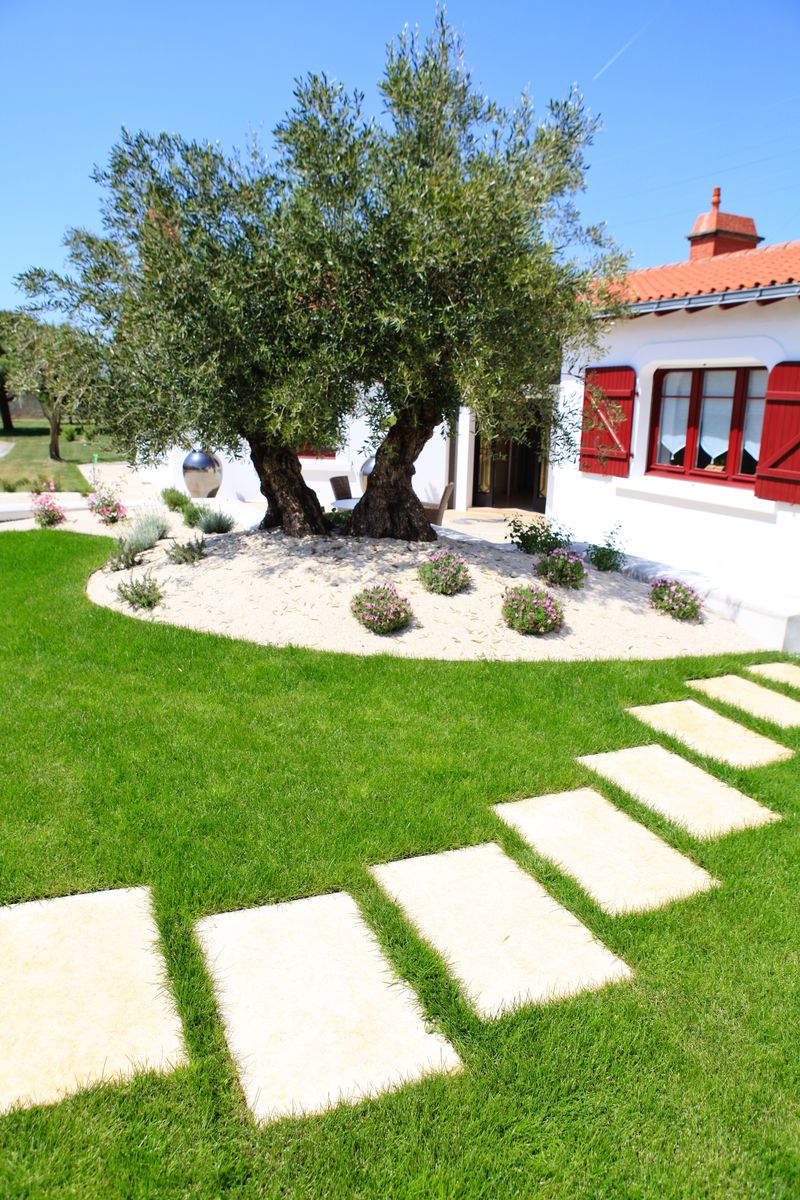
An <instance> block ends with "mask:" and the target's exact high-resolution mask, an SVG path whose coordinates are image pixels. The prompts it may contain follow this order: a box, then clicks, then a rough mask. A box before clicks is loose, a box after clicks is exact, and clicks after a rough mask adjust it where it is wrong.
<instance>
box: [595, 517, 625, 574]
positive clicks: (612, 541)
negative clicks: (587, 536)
mask: <svg viewBox="0 0 800 1200" xmlns="http://www.w3.org/2000/svg"><path fill="white" fill-rule="evenodd" d="M586 557H587V558H588V560H589V562H590V563H591V564H592V566H593V567H596V568H597V570H598V571H621V570H622V568H623V567H624V566H625V554H624V552H623V549H622V544H621V542H620V538H619V525H615V526H614V528H613V529H612V530H611V532H610V533H609V534H607V535H606V538H605V540H604V541H602V542H601V543H600V544H599V545H595V544H594V543H593V544H592V545H591V546H589V548H588V549H587V551H586Z"/></svg>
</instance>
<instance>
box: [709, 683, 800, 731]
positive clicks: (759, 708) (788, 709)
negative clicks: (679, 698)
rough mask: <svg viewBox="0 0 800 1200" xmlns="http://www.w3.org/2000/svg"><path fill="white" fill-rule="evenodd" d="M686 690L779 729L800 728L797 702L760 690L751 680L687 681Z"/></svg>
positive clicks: (798, 701) (767, 689)
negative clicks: (695, 690) (708, 697)
mask: <svg viewBox="0 0 800 1200" xmlns="http://www.w3.org/2000/svg"><path fill="white" fill-rule="evenodd" d="M686 685H687V687H690V688H696V689H697V691H698V692H703V693H704V694H705V695H706V696H710V697H711V699H712V700H720V701H722V703H723V704H730V705H732V706H733V707H734V708H741V709H742V711H743V712H746V713H750V714H751V716H754V717H761V718H762V720H764V721H771V722H772V724H773V725H780V726H781V728H782V729H791V728H792V727H793V726H795V725H800V700H792V699H791V698H790V697H789V696H782V695H781V693H780V692H773V691H770V689H769V688H765V687H761V685H760V684H758V683H754V682H753V681H752V679H742V677H741V675H717V676H715V677H714V678H713V679H688V680H687V681H686Z"/></svg>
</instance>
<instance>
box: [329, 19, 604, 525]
mask: <svg viewBox="0 0 800 1200" xmlns="http://www.w3.org/2000/svg"><path fill="white" fill-rule="evenodd" d="M381 92H382V95H383V98H384V102H385V120H384V121H383V123H382V124H381V125H379V126H378V127H376V129H375V130H374V133H373V138H374V141H373V148H372V154H371V166H372V168H373V175H372V178H371V180H370V183H369V187H370V198H369V204H368V206H367V221H366V223H365V224H364V226H363V228H362V237H363V239H364V246H363V249H362V261H363V262H364V263H365V264H368V269H367V270H365V275H364V279H363V281H362V284H361V286H363V287H365V289H366V294H365V295H362V300H363V303H362V304H361V306H360V308H359V313H360V315H361V316H362V317H363V319H364V323H363V324H362V325H361V326H360V327H359V331H358V336H359V337H360V338H361V339H362V343H363V344H362V353H363V356H364V358H365V359H366V360H367V361H368V370H367V371H366V372H365V382H367V383H368V384H369V383H372V385H373V386H372V387H371V389H370V390H369V391H368V393H367V394H368V396H369V397H370V398H371V400H372V417H373V423H374V425H375V428H376V431H377V433H378V434H379V435H381V442H380V446H379V449H378V451H377V455H376V462H375V467H374V470H373V472H372V474H371V476H370V478H369V483H368V486H367V489H366V492H365V494H364V496H363V498H362V500H361V501H360V503H359V504H358V506H357V507H356V509H355V511H354V514H353V524H352V528H353V532H354V533H357V534H368V535H371V536H376V537H383V536H392V537H401V538H419V539H430V538H432V537H433V536H434V535H433V533H432V531H431V529H430V525H429V523H428V521H427V520H426V518H425V515H424V512H423V509H422V506H421V504H420V502H419V500H418V499H417V497H416V495H415V493H414V491H413V487H412V477H413V473H414V461H415V459H416V458H417V457H418V455H419V453H420V451H421V449H422V447H423V446H424V445H425V443H426V442H427V440H428V439H429V438H430V437H431V434H432V433H433V431H434V429H435V428H436V426H438V425H440V424H441V423H445V424H446V425H449V426H450V427H452V426H453V425H454V423H455V420H456V417H457V414H458V410H459V407H460V406H461V405H467V406H469V407H470V408H471V409H472V410H473V412H474V413H475V417H476V421H477V427H478V429H479V431H480V434H481V436H482V437H483V438H486V439H489V440H490V439H492V438H493V437H496V436H498V435H502V436H506V437H513V438H515V439H518V440H528V439H530V438H531V437H532V436H534V435H537V436H539V437H541V438H542V439H543V440H544V442H545V444H546V446H547V445H550V446H551V447H553V448H555V447H556V444H557V443H558V440H559V436H560V435H565V434H566V430H563V429H560V425H559V422H560V419H559V415H558V410H557V405H556V403H555V398H556V393H557V385H558V381H559V378H560V372H561V365H562V361H563V359H564V358H565V356H569V355H570V354H571V353H574V352H576V351H577V349H578V347H584V348H585V347H588V346H589V345H591V344H592V343H593V342H594V341H595V340H596V339H597V336H598V329H597V322H596V320H595V317H596V314H597V312H598V310H599V309H600V308H602V309H603V310H605V311H606V312H609V311H611V310H612V309H614V307H615V302H614V301H613V300H612V299H611V295H610V291H611V289H610V287H609V286H608V285H610V284H611V282H612V281H613V279H614V278H615V277H616V276H617V274H618V273H619V271H620V270H621V267H622V260H621V258H620V257H619V256H618V255H617V254H616V252H615V250H614V247H613V246H612V245H611V243H610V242H609V240H608V239H607V237H606V235H605V233H604V231H603V229H602V228H584V227H583V226H582V225H581V222H580V220H579V217H578V214H577V211H576V208H575V205H574V197H575V195H576V193H578V192H579V191H580V190H581V189H582V187H583V185H584V178H585V171H586V162H585V153H586V149H587V147H588V146H589V145H590V143H591V140H592V137H593V134H594V131H595V123H594V121H593V120H592V119H591V118H590V117H589V116H588V115H587V113H586V111H585V109H584V105H583V102H582V99H581V97H580V96H579V95H578V94H577V93H574V92H573V93H572V94H570V95H569V96H568V97H567V99H566V100H564V101H561V102H557V103H552V104H550V106H549V108H548V110H547V112H546V114H545V116H544V117H543V119H541V120H537V119H536V117H535V115H534V112H533V109H532V106H531V104H530V102H529V100H528V99H527V98H526V97H524V98H523V99H522V101H521V102H520V104H519V105H518V106H517V107H516V108H515V109H513V110H504V109H502V108H500V107H499V106H498V105H496V104H493V103H492V102H491V101H489V100H487V99H485V98H484V97H483V96H482V95H481V94H480V93H479V92H478V91H477V89H476V88H475V87H474V85H473V83H472V80H471V78H470V75H469V73H468V72H467V70H466V69H465V67H464V63H463V59H462V53H461V49H460V46H459V43H458V40H457V38H456V37H455V36H454V34H453V32H452V30H451V29H450V28H449V26H448V25H447V22H446V20H445V18H444V15H443V14H440V15H439V17H438V19H437V23H436V27H435V31H434V33H433V35H432V36H431V37H430V38H428V39H427V40H426V41H424V42H422V41H420V39H419V37H418V36H416V35H413V34H410V33H405V34H404V35H403V36H401V37H400V39H399V40H398V41H396V42H395V43H394V44H393V45H391V46H390V47H389V52H388V57H387V63H386V69H385V74H384V77H383V80H382V82H381ZM602 281H607V282H606V283H604V282H602Z"/></svg>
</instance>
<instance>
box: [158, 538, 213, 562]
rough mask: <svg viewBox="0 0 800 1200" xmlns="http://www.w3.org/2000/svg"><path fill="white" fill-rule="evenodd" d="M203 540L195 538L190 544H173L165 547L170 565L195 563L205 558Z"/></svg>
mask: <svg viewBox="0 0 800 1200" xmlns="http://www.w3.org/2000/svg"><path fill="white" fill-rule="evenodd" d="M205 553H206V543H205V538H195V539H194V540H193V541H191V542H173V543H172V545H171V546H168V547H167V558H168V559H169V561H170V562H171V563H196V562H199V560H200V559H201V558H205Z"/></svg>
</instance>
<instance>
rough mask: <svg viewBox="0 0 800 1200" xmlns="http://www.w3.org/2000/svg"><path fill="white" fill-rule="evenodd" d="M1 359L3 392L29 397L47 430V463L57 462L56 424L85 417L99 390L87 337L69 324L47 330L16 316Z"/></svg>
mask: <svg viewBox="0 0 800 1200" xmlns="http://www.w3.org/2000/svg"><path fill="white" fill-rule="evenodd" d="M9 328H10V333H9V334H8V335H7V350H6V353H5V355H4V361H5V364H6V365H5V372H6V378H7V381H8V387H9V389H10V391H11V393H12V395H15V396H22V395H24V394H26V393H31V394H32V395H34V396H35V397H36V399H37V400H38V401H39V403H40V404H41V406H42V410H43V412H44V414H45V416H46V417H47V420H48V423H49V425H50V446H49V453H50V458H51V459H53V460H54V461H56V462H59V461H60V460H61V446H60V436H61V423H62V421H64V420H65V419H68V418H70V417H75V416H78V415H83V414H85V413H86V411H87V408H88V405H89V402H90V398H91V397H94V396H95V395H96V394H97V392H98V389H99V387H100V378H101V372H102V368H101V361H100V356H99V354H98V347H97V344H96V342H95V340H94V339H93V338H92V336H91V335H90V334H88V333H86V332H85V331H84V330H81V329H76V328H74V327H73V326H71V325H69V324H66V323H65V324H60V325H50V324H47V323H46V322H44V321H37V320H35V319H34V318H33V317H30V316H25V315H23V314H17V316H16V319H15V321H14V324H13V326H9Z"/></svg>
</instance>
